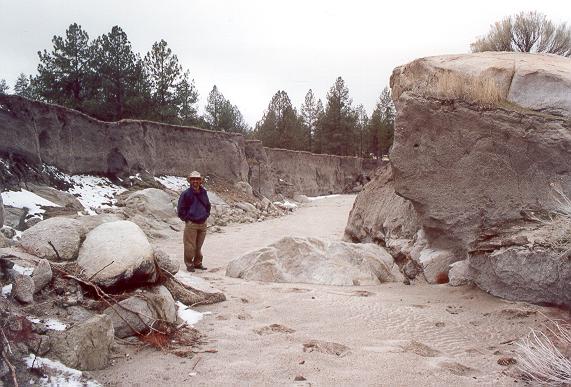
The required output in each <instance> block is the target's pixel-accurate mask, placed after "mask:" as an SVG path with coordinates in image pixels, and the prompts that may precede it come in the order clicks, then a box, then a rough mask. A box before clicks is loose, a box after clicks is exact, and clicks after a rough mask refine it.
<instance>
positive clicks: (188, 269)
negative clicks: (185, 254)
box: [186, 266, 194, 273]
mask: <svg viewBox="0 0 571 387" xmlns="http://www.w3.org/2000/svg"><path fill="white" fill-rule="evenodd" d="M186 270H187V271H190V272H191V273H194V267H192V266H191V267H187V268H186Z"/></svg>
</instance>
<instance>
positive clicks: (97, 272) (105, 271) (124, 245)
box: [77, 220, 157, 288]
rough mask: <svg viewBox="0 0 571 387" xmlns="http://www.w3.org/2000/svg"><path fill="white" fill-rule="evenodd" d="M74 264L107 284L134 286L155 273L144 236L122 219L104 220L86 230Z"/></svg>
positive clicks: (111, 286) (99, 283)
mask: <svg viewBox="0 0 571 387" xmlns="http://www.w3.org/2000/svg"><path fill="white" fill-rule="evenodd" d="M77 264H78V265H79V266H80V267H81V268H82V269H83V270H84V274H85V276H86V277H87V278H90V279H91V281H93V282H95V283H96V284H98V285H100V286H103V287H106V288H124V287H127V288H133V287H135V286H137V285H141V284H145V283H150V282H153V281H154V280H155V279H156V276H157V271H156V265H155V260H154V251H153V248H152V247H151V245H150V243H149V241H148V240H147V237H146V236H145V234H144V233H143V230H141V228H140V227H139V226H137V225H136V224H135V223H133V222H129V221H125V220H123V221H118V222H108V223H103V224H101V225H99V226H98V227H96V228H94V229H93V230H92V231H91V232H89V233H88V234H87V236H86V238H85V242H83V245H82V246H81V249H80V251H79V257H78V259H77Z"/></svg>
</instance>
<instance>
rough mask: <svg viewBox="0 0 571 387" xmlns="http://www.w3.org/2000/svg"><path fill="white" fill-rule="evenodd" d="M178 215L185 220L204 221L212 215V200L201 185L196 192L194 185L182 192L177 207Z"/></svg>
mask: <svg viewBox="0 0 571 387" xmlns="http://www.w3.org/2000/svg"><path fill="white" fill-rule="evenodd" d="M177 214H178V217H179V218H180V219H181V220H182V221H184V222H188V221H190V222H193V223H201V224H202V223H204V222H206V219H208V217H209V216H210V200H208V194H207V193H206V190H205V189H204V188H203V187H202V186H201V187H200V191H198V192H195V191H194V189H193V188H192V187H190V188H188V189H187V190H185V191H184V192H183V193H182V194H180V198H179V199H178V208H177Z"/></svg>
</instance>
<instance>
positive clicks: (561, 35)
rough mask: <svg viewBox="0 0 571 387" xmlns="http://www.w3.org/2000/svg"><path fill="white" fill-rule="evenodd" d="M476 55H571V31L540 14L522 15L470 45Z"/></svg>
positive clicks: (499, 23) (501, 22) (509, 18)
mask: <svg viewBox="0 0 571 387" xmlns="http://www.w3.org/2000/svg"><path fill="white" fill-rule="evenodd" d="M470 47H471V49H472V52H483V51H520V52H547V53H551V54H556V55H561V56H565V57H570V56H571V28H569V27H568V26H567V24H566V23H561V24H559V25H555V24H553V22H552V21H551V20H548V19H547V17H546V16H545V15H544V14H542V13H538V12H527V13H526V12H521V13H519V14H517V15H515V16H509V17H506V18H504V19H503V20H502V21H500V22H496V23H494V24H493V25H491V26H490V31H489V32H488V34H487V35H486V36H484V37H482V38H480V39H478V40H476V41H475V42H474V43H472V44H471V45H470Z"/></svg>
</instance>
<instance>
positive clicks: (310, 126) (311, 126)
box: [300, 89, 323, 151]
mask: <svg viewBox="0 0 571 387" xmlns="http://www.w3.org/2000/svg"><path fill="white" fill-rule="evenodd" d="M319 103H321V101H319ZM322 108H323V106H322ZM300 111H301V114H300V116H301V119H302V121H303V128H304V131H305V138H304V144H303V149H305V150H308V151H311V150H313V148H314V145H313V139H314V137H315V131H316V128H317V121H318V119H319V113H320V111H319V109H318V101H317V100H316V99H315V96H314V95H313V90H311V89H309V91H308V92H307V94H306V95H305V101H304V103H303V104H302V105H301V109H300Z"/></svg>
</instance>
